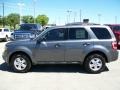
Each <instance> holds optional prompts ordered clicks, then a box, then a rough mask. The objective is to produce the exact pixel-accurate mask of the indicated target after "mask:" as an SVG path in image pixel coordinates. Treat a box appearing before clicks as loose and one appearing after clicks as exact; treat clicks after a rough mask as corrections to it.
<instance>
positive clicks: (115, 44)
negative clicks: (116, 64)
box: [112, 41, 117, 50]
mask: <svg viewBox="0 0 120 90" xmlns="http://www.w3.org/2000/svg"><path fill="white" fill-rule="evenodd" d="M112 48H113V49H114V50H117V42H115V41H114V42H112Z"/></svg>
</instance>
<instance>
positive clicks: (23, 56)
mask: <svg viewBox="0 0 120 90" xmlns="http://www.w3.org/2000/svg"><path fill="white" fill-rule="evenodd" d="M18 58H19V59H20V60H21V63H22V61H23V60H24V63H22V64H24V65H25V66H26V67H24V68H23V67H22V66H21V68H22V69H21V70H20V69H18V68H17V65H16V64H15V63H16V62H17V63H19V65H20V62H18V61H17V59H18ZM22 64H21V65H22ZM11 66H12V68H13V70H14V71H15V72H19V73H26V72H28V71H29V70H30V69H31V61H30V59H29V57H28V56H27V55H26V54H23V53H17V54H14V55H13V56H12V58H11Z"/></svg>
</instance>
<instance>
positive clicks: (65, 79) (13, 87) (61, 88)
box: [0, 42, 120, 90]
mask: <svg viewBox="0 0 120 90" xmlns="http://www.w3.org/2000/svg"><path fill="white" fill-rule="evenodd" d="M4 45H5V42H0V90H120V60H117V61H116V62H112V63H108V64H107V67H108V69H109V70H106V71H104V72H102V73H100V74H87V73H85V72H84V70H83V69H82V67H80V66H79V65H40V66H34V67H33V68H32V70H31V71H30V72H28V73H22V74H21V73H14V72H12V70H11V69H9V67H8V66H7V65H6V64H5V63H4V61H3V59H2V52H3V50H4Z"/></svg>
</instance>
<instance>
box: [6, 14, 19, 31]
mask: <svg viewBox="0 0 120 90" xmlns="http://www.w3.org/2000/svg"><path fill="white" fill-rule="evenodd" d="M19 21H20V15H19V14H17V13H11V14H9V15H8V16H7V22H8V25H10V27H11V26H12V27H13V28H14V29H15V28H16V24H19Z"/></svg>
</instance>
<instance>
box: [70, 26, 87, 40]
mask: <svg viewBox="0 0 120 90" xmlns="http://www.w3.org/2000/svg"><path fill="white" fill-rule="evenodd" d="M69 39H71V40H75V39H88V33H87V31H86V30H85V29H84V28H70V29H69Z"/></svg>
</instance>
